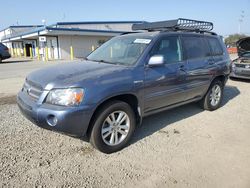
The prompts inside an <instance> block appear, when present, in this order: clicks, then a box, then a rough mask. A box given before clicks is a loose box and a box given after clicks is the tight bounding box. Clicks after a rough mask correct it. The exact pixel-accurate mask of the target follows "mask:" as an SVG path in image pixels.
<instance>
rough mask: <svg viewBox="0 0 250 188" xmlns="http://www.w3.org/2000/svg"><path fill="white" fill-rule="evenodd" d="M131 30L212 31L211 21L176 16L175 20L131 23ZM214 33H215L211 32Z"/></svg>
mask: <svg viewBox="0 0 250 188" xmlns="http://www.w3.org/2000/svg"><path fill="white" fill-rule="evenodd" d="M132 30H147V31H166V30H171V31H178V30H182V31H183V30H184V31H194V32H200V33H204V32H207V33H212V32H211V31H212V30H213V23H212V22H206V21H198V20H190V19H185V18H178V19H176V20H167V21H161V22H143V23H139V24H133V25H132ZM212 34H215V33H212Z"/></svg>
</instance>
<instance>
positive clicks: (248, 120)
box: [0, 68, 250, 188]
mask: <svg viewBox="0 0 250 188" xmlns="http://www.w3.org/2000/svg"><path fill="white" fill-rule="evenodd" d="M1 70H3V69H1V68H0V75H1V76H2V75H3V74H2V72H1ZM6 74H7V73H6ZM20 79H21V76H20ZM22 79H23V78H22ZM0 82H1V78H0ZM20 83H21V82H20ZM249 85H250V82H246V81H231V80H230V81H229V82H228V83H227V86H226V88H225V97H224V101H223V106H222V107H221V108H220V109H219V110H217V111H214V112H207V111H203V110H201V109H200V108H199V107H198V106H197V105H196V104H189V105H186V106H183V107H179V108H176V109H173V110H170V111H166V112H162V113H160V114H157V115H154V116H151V117H147V118H146V119H145V120H144V122H143V125H142V126H141V127H139V128H138V129H137V130H136V132H135V135H134V138H133V140H132V142H130V145H129V146H128V147H126V148H125V149H123V150H122V151H120V152H117V153H114V154H111V155H105V154H102V153H100V152H98V151H96V150H94V149H93V148H92V147H91V146H90V145H89V144H88V143H86V142H84V141H81V140H79V139H75V138H71V137H68V136H65V135H61V134H59V133H54V132H51V131H48V130H43V129H41V128H39V127H37V126H35V125H33V124H32V123H30V122H29V121H28V120H26V119H25V118H24V117H23V116H22V115H21V114H20V112H19V110H18V107H17V105H16V104H15V99H14V97H12V94H9V93H4V90H2V88H1V90H0V91H1V92H0V93H2V95H1V96H2V98H0V143H1V147H0V159H1V161H0V187H144V188H145V187H150V188H151V187H213V188H214V187H220V188H221V187H225V188H229V187H237V188H239V187H240V188H248V187H250V141H249V139H250V108H249V106H250V87H249ZM1 87H2V84H1ZM14 90H15V89H13V91H14Z"/></svg>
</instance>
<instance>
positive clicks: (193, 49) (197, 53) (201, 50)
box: [183, 36, 210, 59]
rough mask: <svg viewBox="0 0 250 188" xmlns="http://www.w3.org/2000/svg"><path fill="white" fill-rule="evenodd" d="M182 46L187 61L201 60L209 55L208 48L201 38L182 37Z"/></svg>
mask: <svg viewBox="0 0 250 188" xmlns="http://www.w3.org/2000/svg"><path fill="white" fill-rule="evenodd" d="M183 45H184V47H185V51H186V57H187V59H195V58H203V57H206V56H209V54H210V50H209V47H208V45H207V43H206V41H205V40H204V39H203V38H202V37H193V36H184V37H183Z"/></svg>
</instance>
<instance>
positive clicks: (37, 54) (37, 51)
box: [36, 47, 40, 60]
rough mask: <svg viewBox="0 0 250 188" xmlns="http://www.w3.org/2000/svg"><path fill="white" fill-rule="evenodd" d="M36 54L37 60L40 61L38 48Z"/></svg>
mask: <svg viewBox="0 0 250 188" xmlns="http://www.w3.org/2000/svg"><path fill="white" fill-rule="evenodd" d="M36 54H37V60H40V53H39V48H38V47H36Z"/></svg>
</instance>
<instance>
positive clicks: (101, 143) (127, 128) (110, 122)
mask: <svg viewBox="0 0 250 188" xmlns="http://www.w3.org/2000/svg"><path fill="white" fill-rule="evenodd" d="M119 118H120V119H121V121H118V120H119ZM114 120H115V121H114ZM114 122H115V123H114ZM118 122H119V123H118ZM135 126H136V121H135V114H134V111H133V110H132V108H131V107H130V105H129V104H127V103H125V102H122V101H112V102H109V103H107V104H106V105H104V106H103V107H102V108H101V109H100V110H99V112H98V113H97V115H96V117H95V121H94V122H93V128H92V131H91V134H90V143H91V144H92V145H93V146H94V147H95V148H96V149H98V150H99V151H101V152H103V153H113V152H116V151H119V150H121V149H123V148H124V147H125V146H126V145H127V143H128V142H129V140H130V138H131V137H132V135H133V133H134V130H135ZM116 135H117V136H116Z"/></svg>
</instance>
